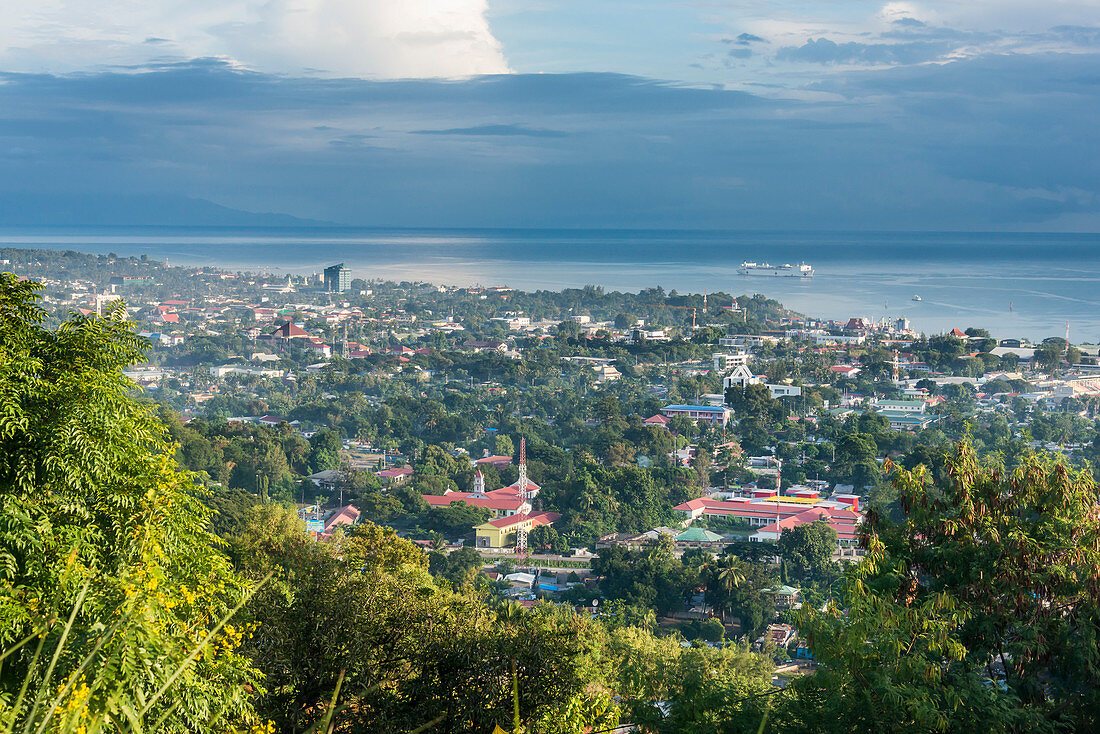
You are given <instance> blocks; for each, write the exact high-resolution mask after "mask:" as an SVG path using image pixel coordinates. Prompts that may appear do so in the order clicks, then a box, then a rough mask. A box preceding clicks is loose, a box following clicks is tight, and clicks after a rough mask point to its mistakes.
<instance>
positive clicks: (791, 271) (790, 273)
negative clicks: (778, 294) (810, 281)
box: [737, 260, 814, 278]
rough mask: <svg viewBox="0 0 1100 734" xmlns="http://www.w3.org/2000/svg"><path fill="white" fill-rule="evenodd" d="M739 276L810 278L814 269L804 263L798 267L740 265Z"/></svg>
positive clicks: (761, 264) (758, 264) (766, 264)
mask: <svg viewBox="0 0 1100 734" xmlns="http://www.w3.org/2000/svg"><path fill="white" fill-rule="evenodd" d="M737 272H738V274H740V275H763V276H767V277H769V278H812V277H814V269H813V268H812V267H810V266H809V265H807V264H806V263H799V264H798V265H769V264H768V263H751V262H749V261H748V260H746V261H745V262H743V263H741V267H739V268H738V269H737Z"/></svg>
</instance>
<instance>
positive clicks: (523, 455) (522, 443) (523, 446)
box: [516, 438, 531, 501]
mask: <svg viewBox="0 0 1100 734" xmlns="http://www.w3.org/2000/svg"><path fill="white" fill-rule="evenodd" d="M529 486H530V482H529V481H528V479H527V439H525V438H521V439H520V440H519V479H517V480H516V487H517V489H519V497H520V499H524V500H528V501H530V499H531V498H530V497H529V496H528V488H529Z"/></svg>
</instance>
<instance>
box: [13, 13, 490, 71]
mask: <svg viewBox="0 0 1100 734" xmlns="http://www.w3.org/2000/svg"><path fill="white" fill-rule="evenodd" d="M31 5H33V9H31V8H30V6H31ZM487 11H488V0H400V1H394V0H147V1H146V2H141V3H135V2H132V0H36V1H35V2H34V3H33V4H32V3H4V4H0V68H5V69H8V70H18V71H54V72H57V71H74V70H84V69H91V68H100V69H102V68H104V66H105V65H111V64H115V65H132V64H141V63H146V62H149V61H151V60H154V59H160V58H165V57H168V58H171V57H175V58H177V59H188V58H192V57H220V58H223V59H226V60H229V61H232V62H235V63H238V64H241V65H243V66H246V67H249V68H253V69H258V70H263V71H267V72H275V73H289V74H301V73H303V72H314V73H318V74H322V75H327V76H355V77H375V78H408V77H415V78H420V77H447V78H459V77H466V76H471V75H476V74H498V73H505V72H507V71H509V69H508V65H507V63H506V61H505V58H504V54H503V51H502V49H501V45H500V43H499V42H498V41H497V39H496V38H495V37H494V36H493V33H492V31H491V29H490V28H489V23H488V20H487V18H486V13H487Z"/></svg>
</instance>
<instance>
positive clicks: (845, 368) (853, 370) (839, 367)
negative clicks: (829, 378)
mask: <svg viewBox="0 0 1100 734" xmlns="http://www.w3.org/2000/svg"><path fill="white" fill-rule="evenodd" d="M829 371H830V372H836V373H837V374H838V375H840V376H841V377H855V376H856V375H858V374H859V372H860V369H859V367H856V366H855V365H852V364H834V365H833V366H832V367H830V368H829Z"/></svg>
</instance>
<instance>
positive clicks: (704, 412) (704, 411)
mask: <svg viewBox="0 0 1100 734" xmlns="http://www.w3.org/2000/svg"><path fill="white" fill-rule="evenodd" d="M661 413H662V415H664V416H665V417H666V418H673V417H675V416H678V415H682V416H685V417H687V418H688V419H689V420H691V422H692V423H698V422H699V421H703V422H704V423H710V424H712V425H719V426H722V427H725V426H726V425H727V424H728V423H729V421H730V409H729V408H714V407H711V406H709V405H666V406H665V407H663V408H661Z"/></svg>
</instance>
